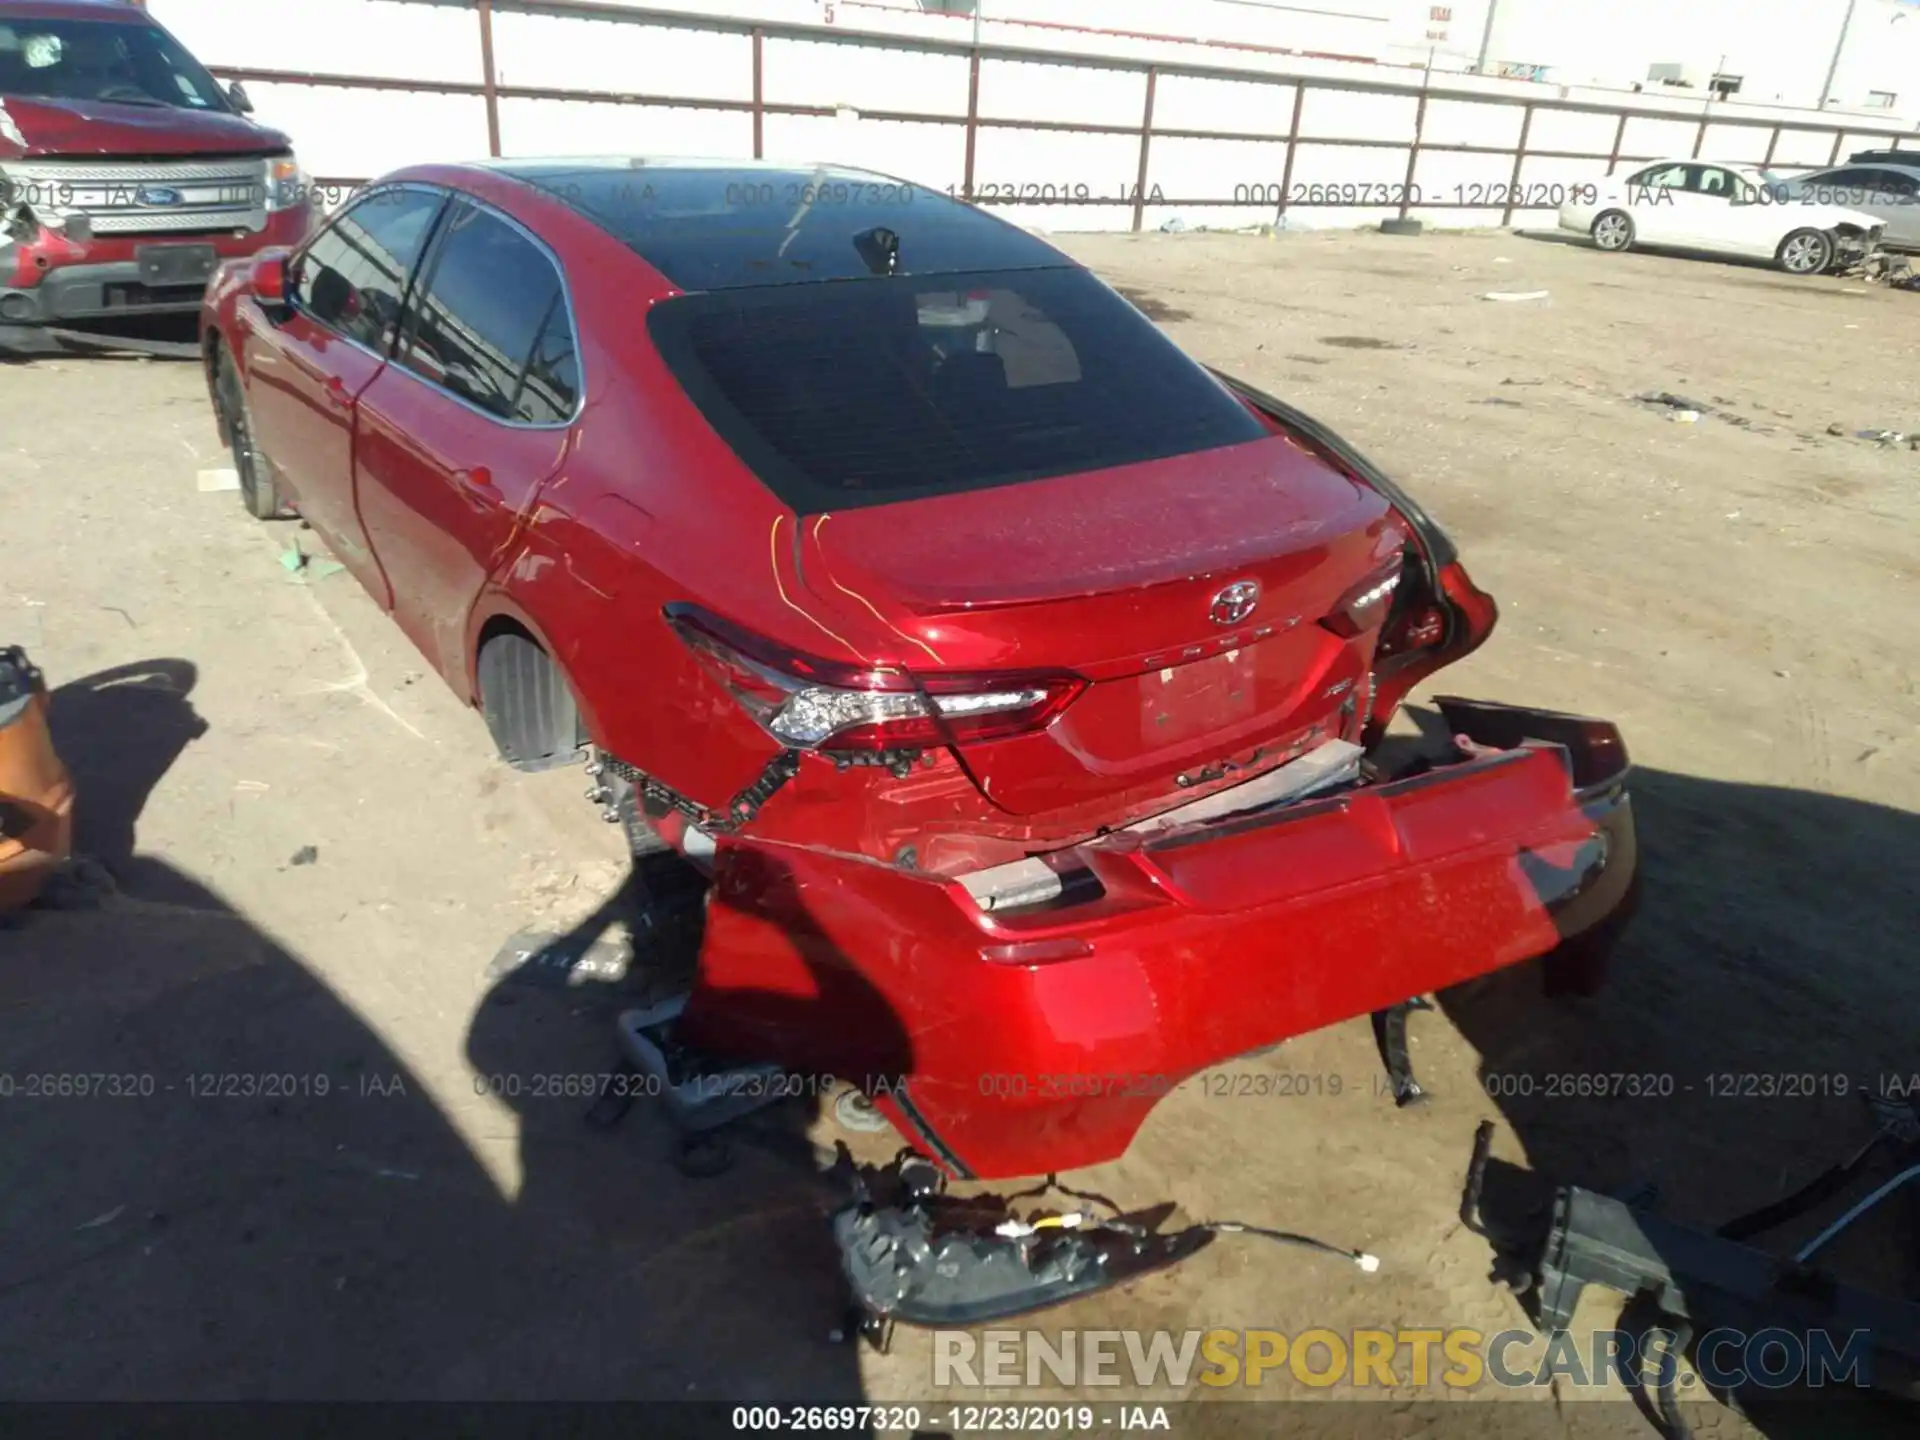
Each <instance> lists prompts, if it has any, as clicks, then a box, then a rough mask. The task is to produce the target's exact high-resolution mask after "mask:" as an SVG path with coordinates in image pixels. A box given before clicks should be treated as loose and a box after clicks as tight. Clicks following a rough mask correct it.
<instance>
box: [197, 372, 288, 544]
mask: <svg viewBox="0 0 1920 1440" xmlns="http://www.w3.org/2000/svg"><path fill="white" fill-rule="evenodd" d="M215 366H216V370H215V380H214V393H215V394H216V395H218V396H219V400H220V419H221V421H222V423H223V424H224V425H225V427H226V432H227V444H228V447H229V448H230V449H231V450H232V451H233V468H234V469H235V470H236V471H238V472H239V475H240V503H241V504H243V505H245V506H246V507H247V513H248V514H249V515H251V516H253V518H254V519H256V520H277V519H279V518H280V517H281V516H283V515H286V514H287V513H288V512H287V509H286V507H285V506H284V505H282V504H281V501H280V487H279V485H278V484H276V483H275V481H274V478H273V462H272V461H271V460H269V459H267V457H266V455H265V454H264V453H263V452H262V451H261V449H260V445H259V441H258V440H257V439H256V438H255V437H254V433H253V414H252V412H251V411H249V410H248V409H247V392H246V387H245V386H244V385H242V384H241V383H240V368H239V366H237V365H235V364H234V363H233V355H232V353H231V352H230V351H229V350H228V349H227V348H226V347H225V346H224V345H223V346H221V347H220V357H219V359H218V360H217V361H216V362H215Z"/></svg>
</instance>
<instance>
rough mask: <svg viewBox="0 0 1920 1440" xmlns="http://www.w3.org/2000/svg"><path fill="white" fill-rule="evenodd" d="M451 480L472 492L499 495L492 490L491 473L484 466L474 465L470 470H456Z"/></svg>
mask: <svg viewBox="0 0 1920 1440" xmlns="http://www.w3.org/2000/svg"><path fill="white" fill-rule="evenodd" d="M453 478H454V479H455V480H456V481H457V482H459V483H460V484H461V485H464V486H466V487H468V488H469V489H472V490H485V491H488V492H489V493H492V494H498V493H499V492H498V491H497V490H495V489H494V484H493V471H491V470H489V469H488V468H487V467H486V466H484V465H476V466H474V467H473V468H472V469H471V470H456V471H454V472H453Z"/></svg>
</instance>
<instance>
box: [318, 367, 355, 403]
mask: <svg viewBox="0 0 1920 1440" xmlns="http://www.w3.org/2000/svg"><path fill="white" fill-rule="evenodd" d="M320 388H321V389H322V390H323V391H325V392H326V396H327V403H328V404H329V405H331V406H333V408H334V409H336V410H344V409H346V408H347V407H348V406H349V405H351V404H352V403H353V399H352V397H351V396H349V395H348V394H347V382H346V381H344V380H342V379H341V378H340V377H339V376H338V375H329V376H327V378H326V383H325V384H323V385H322V386H321V387H320Z"/></svg>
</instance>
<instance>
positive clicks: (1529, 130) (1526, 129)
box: [1500, 105, 1533, 226]
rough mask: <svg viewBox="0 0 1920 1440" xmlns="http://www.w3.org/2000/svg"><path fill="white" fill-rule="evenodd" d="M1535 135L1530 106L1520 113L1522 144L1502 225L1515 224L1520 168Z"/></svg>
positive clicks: (1509, 183) (1510, 181) (1501, 220)
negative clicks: (1515, 198) (1529, 138)
mask: <svg viewBox="0 0 1920 1440" xmlns="http://www.w3.org/2000/svg"><path fill="white" fill-rule="evenodd" d="M1532 134H1533V106H1531V105H1529V106H1527V108H1526V109H1525V110H1523V111H1521V112H1520V144H1519V146H1518V147H1517V148H1516V149H1515V150H1514V152H1513V178H1512V179H1511V180H1509V181H1508V182H1507V208H1506V210H1505V211H1503V212H1502V213H1501V216H1500V224H1501V225H1502V226H1507V225H1511V224H1513V210H1514V204H1513V197H1514V195H1515V194H1517V193H1518V192H1519V189H1520V167H1521V166H1522V165H1523V164H1525V163H1526V159H1527V138H1528V137H1529V136H1530V135H1532Z"/></svg>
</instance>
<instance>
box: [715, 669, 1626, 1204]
mask: <svg viewBox="0 0 1920 1440" xmlns="http://www.w3.org/2000/svg"><path fill="white" fill-rule="evenodd" d="M1441 708H1442V712H1443V714H1445V716H1446V718H1447V721H1448V723H1449V725H1450V726H1451V727H1452V729H1453V730H1454V732H1455V733H1456V735H1463V736H1465V737H1467V738H1468V739H1470V740H1472V741H1474V742H1475V743H1476V744H1477V745H1478V746H1481V747H1497V753H1488V752H1487V751H1486V750H1482V751H1481V752H1480V753H1479V754H1477V755H1476V756H1475V757H1474V758H1471V759H1467V760H1464V761H1462V762H1461V763H1459V764H1455V765H1449V766H1444V767H1441V768H1438V769H1434V770H1431V771H1429V772H1427V773H1425V774H1422V775H1418V776H1416V777H1413V778H1410V779H1405V780H1399V781H1395V782H1391V783H1385V784H1378V785H1373V786H1366V787H1361V788H1356V789H1352V790H1349V791H1346V792H1344V793H1342V794H1339V795H1336V796H1333V797H1331V798H1327V799H1321V800H1310V801H1305V802H1302V803H1298V804H1294V805H1291V806H1285V807H1280V808H1276V809H1274V810H1271V811H1267V812H1263V813H1258V814H1254V815H1249V816H1243V817H1239V818H1234V819H1228V820H1224V821H1219V822H1215V823H1211V824H1202V825H1196V826H1191V827H1187V828H1185V829H1181V830H1174V831H1168V832H1164V833H1161V834H1155V835H1151V836H1145V837H1142V836H1137V835H1125V834H1123V835H1115V836H1109V837H1107V838H1106V839H1104V840H1101V841H1096V842H1092V843H1090V844H1088V845H1085V846H1082V847H1080V848H1079V849H1078V851H1077V852H1075V855H1074V859H1075V860H1076V861H1077V862H1078V863H1080V864H1083V865H1084V866H1085V868H1086V870H1088V871H1090V872H1091V873H1092V875H1093V876H1094V877H1096V878H1097V881H1098V885H1097V887H1093V886H1088V887H1085V888H1084V889H1082V890H1080V891H1079V892H1077V893H1078V894H1079V895H1080V896H1082V897H1084V898H1075V895H1074V894H1072V893H1070V894H1069V896H1067V897H1063V900H1062V901H1061V902H1056V903H1055V904H1053V905H1050V906H1047V907H1043V908H1038V909H1034V910H1030V911H1027V912H1024V913H1022V912H1010V913H1005V914H1000V913H995V914H988V913H985V912H983V911H981V910H980V909H979V907H978V906H977V905H976V904H975V903H974V901H973V900H972V899H971V897H970V896H969V895H968V893H967V891H966V889H965V888H964V887H963V886H962V885H961V884H960V883H959V882H958V881H954V880H949V879H945V878H942V877H936V876H925V875H917V874H914V873H912V872H909V871H903V870H899V869H896V868H894V867H890V866H886V865H881V864H878V863H874V862H870V861H866V860H863V859H860V858H857V857H851V856H845V855H833V854H824V853H821V852H818V851H810V850H805V849H801V848H798V847H793V846H787V845H781V844H775V843H768V842H755V841H752V840H750V839H745V840H737V841H727V842H723V844H722V846H721V848H720V851H719V853H718V855H717V856H716V860H715V867H716V868H715V888H714V892H713V897H712V902H711V906H710V909H709V917H708V929H707V940H706V945H705V948H704V950H703V954H702V963H701V977H700V983H699V986H698V988H697V989H696V991H695V993H694V996H693V997H692V999H691V1001H690V1002H689V1004H688V1007H687V1010H686V1012H685V1015H684V1017H683V1021H682V1024H683V1026H684V1027H685V1032H686V1034H687V1036H688V1038H689V1039H691V1040H692V1041H693V1042H694V1043H696V1044H699V1045H702V1046H706V1047H708V1048H712V1049H716V1050H721V1051H724V1052H730V1053H733V1054H737V1055H747V1056H752V1057H755V1058H765V1059H772V1060H777V1061H779V1062H781V1063H782V1064H785V1065H787V1066H788V1067H789V1068H792V1069H796V1070H807V1071H818V1072H826V1073H831V1074H834V1075H838V1076H840V1077H841V1078H843V1079H846V1080H849V1081H853V1082H854V1083H858V1084H862V1085H864V1086H866V1087H867V1088H868V1089H870V1090H871V1091H872V1092H873V1093H874V1095H875V1098H876V1100H877V1101H878V1102H879V1104H880V1106H881V1108H882V1109H883V1110H885V1111H886V1112H887V1114H888V1116H889V1118H890V1119H892V1120H893V1122H894V1123H895V1125H897V1126H898V1127H899V1128H900V1129H901V1131H902V1133H903V1134H905V1135H907V1136H908V1137H909V1138H914V1139H917V1140H918V1141H919V1142H920V1143H921V1144H922V1145H923V1146H924V1147H925V1148H926V1149H927V1150H928V1151H929V1152H930V1153H932V1154H933V1155H934V1156H935V1157H936V1158H937V1159H939V1160H940V1161H941V1162H942V1163H943V1164H945V1165H946V1166H947V1167H948V1168H949V1169H951V1170H952V1171H954V1172H955V1173H957V1174H963V1175H973V1176H978V1177H980V1178H997V1177H1005V1176H1013V1175H1029V1174H1044V1173H1047V1172H1050V1171H1059V1170H1068V1169H1075V1168H1078V1167H1081V1166H1086V1165H1092V1164H1097V1163H1100V1162H1102V1161H1106V1160H1110V1159H1113V1158H1115V1157H1116V1156H1118V1155H1120V1154H1121V1153H1122V1152H1124V1151H1125V1149H1126V1148H1127V1146H1128V1144H1129V1143H1130V1142H1131V1141H1132V1139H1133V1136H1134V1134H1135V1132H1136V1131H1137V1130H1138V1129H1139V1127H1140V1125H1141V1123H1142V1121H1144V1120H1145V1118H1146V1116H1147V1114H1148V1112H1149V1111H1150V1110H1151V1109H1152V1108H1153V1106H1154V1105H1155V1103H1157V1102H1158V1101H1159V1100H1160V1099H1161V1098H1162V1097H1163V1096H1164V1095H1166V1094H1167V1093H1168V1092H1169V1091H1171V1090H1172V1089H1173V1088H1174V1087H1176V1086H1177V1085H1179V1084H1180V1082H1182V1081H1183V1080H1185V1079H1187V1078H1188V1077H1190V1076H1192V1075H1194V1074H1196V1073H1197V1072H1199V1071H1201V1070H1204V1069H1206V1068H1207V1067H1209V1066H1211V1065H1214V1064H1218V1063H1219V1062H1221V1061H1224V1060H1228V1059H1231V1058H1233V1057H1234V1056H1237V1055H1241V1054H1245V1053H1247V1052H1248V1051H1252V1050H1258V1049H1262V1048H1264V1047H1267V1046H1270V1045H1273V1044H1275V1043H1277V1042H1279V1041H1282V1040H1285V1039H1287V1038H1289V1037H1291V1036H1295V1035H1301V1034H1305V1033H1307V1032H1309V1031H1312V1030H1317V1029H1319V1028H1321V1027H1322V1026H1325V1025H1331V1024H1334V1023H1336V1022H1338V1021H1341V1020H1345V1019H1349V1018H1351V1017H1353V1016H1357V1015H1364V1014H1367V1013H1369V1012H1371V1011H1374V1010H1378V1009H1381V1008H1384V1007H1385V1006H1388V1005H1392V1004H1395V1003H1397V1002H1398V1001H1401V1000H1405V999H1407V998H1409V997H1411V996H1414V995H1418V994H1423V993H1426V992H1428V991H1432V990H1438V989H1443V988H1445V987H1447V986H1449V985H1454V984H1458V983H1459V982H1461V981H1464V980H1469V979H1472V978H1474V977H1476V976H1479V975H1483V974H1486V973H1488V972H1490V971H1493V970H1497V969H1500V968H1502V967H1504V966H1508V965H1513V964H1516V963H1518V962H1520V961H1523V960H1530V959H1534V958H1537V957H1542V956H1546V957H1549V965H1548V975H1549V978H1550V980H1551V981H1552V982H1554V983H1555V984H1556V985H1557V986H1558V987H1559V988H1567V989H1577V990H1583V991H1591V990H1592V989H1594V988H1595V987H1597V986H1598V985H1599V983H1600V982H1601V980H1602V978H1603V976H1604V971H1605V964H1606V958H1607V954H1608V952H1609V950H1610V949H1611V945H1612V941H1613V938H1614V935H1615V933H1616V932H1617V930H1618V928H1619V926H1620V924H1621V923H1622V922H1623V921H1624V919H1625V918H1626V916H1627V915H1628V914H1629V913H1630V912H1631V909H1632V904H1633V901H1634V899H1635V879H1636V866H1637V856H1636V849H1635V839H1634V829H1633V816H1632V808H1631V804H1630V801H1629V799H1628V795H1627V791H1626V786H1625V780H1626V774H1627V760H1626V752H1625V748H1624V746H1623V745H1622V744H1621V743H1620V738H1619V734H1618V732H1617V731H1615V730H1614V729H1613V727H1611V726H1609V725H1605V724H1603V723H1601V722H1595V721H1586V720H1580V719H1578V718H1575V717H1568V716H1560V715H1553V714H1549V713H1547V712H1543V711H1529V710H1515V709H1511V708H1508V707H1504V706H1489V705H1483V704H1478V703H1475V702H1466V701H1444V702H1441Z"/></svg>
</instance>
